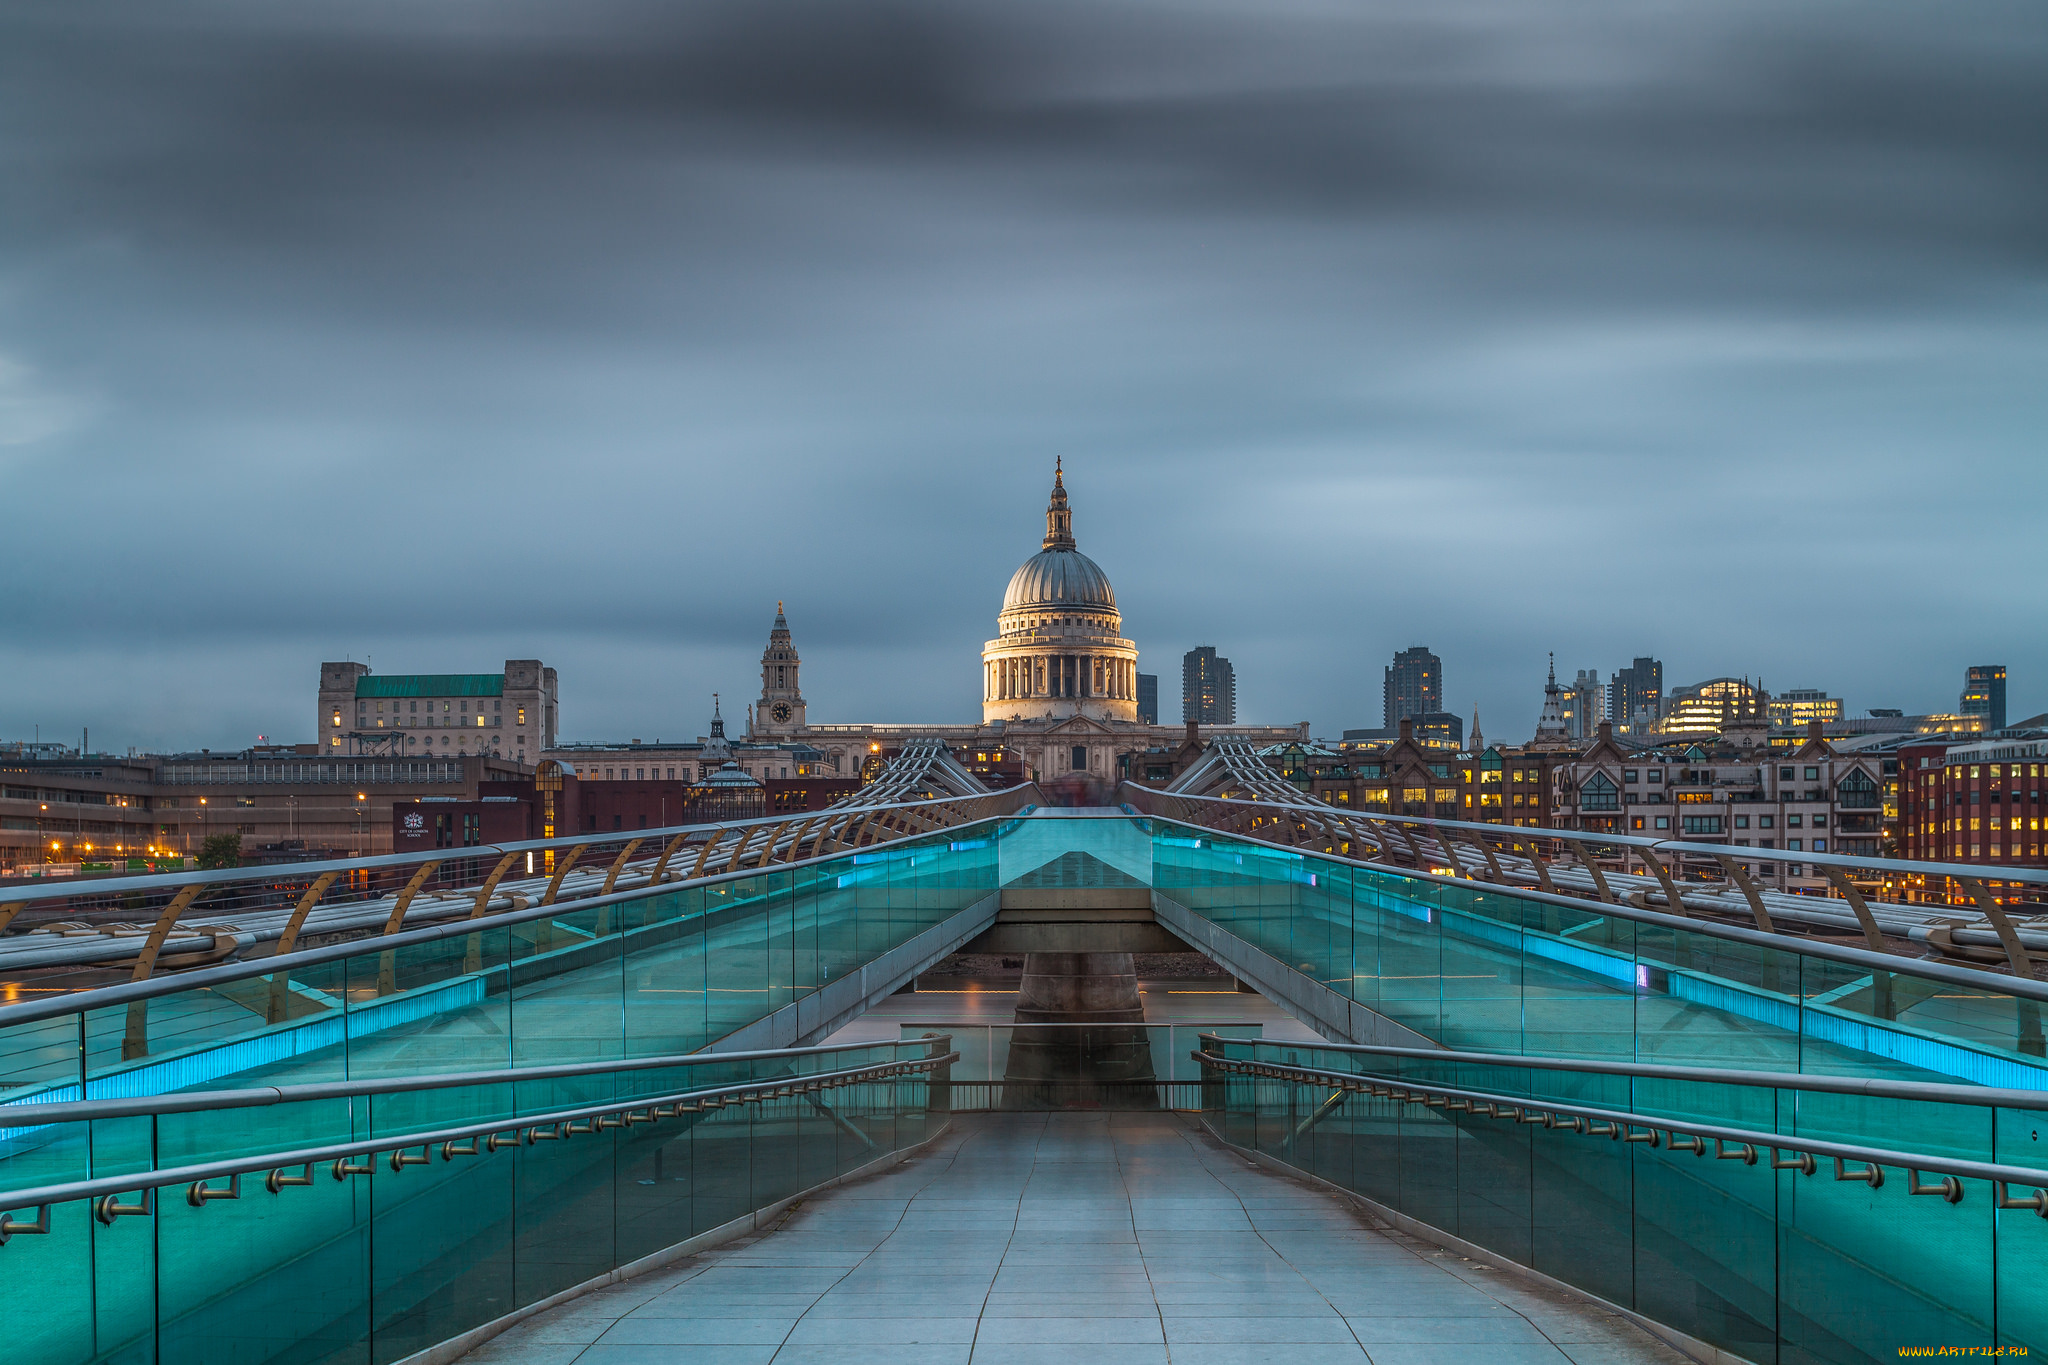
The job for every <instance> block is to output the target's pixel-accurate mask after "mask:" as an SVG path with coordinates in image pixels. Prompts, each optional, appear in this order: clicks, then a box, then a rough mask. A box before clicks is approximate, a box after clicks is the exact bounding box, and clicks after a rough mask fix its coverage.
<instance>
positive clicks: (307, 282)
mask: <svg viewBox="0 0 2048 1365" xmlns="http://www.w3.org/2000/svg"><path fill="white" fill-rule="evenodd" d="M2044 77H2048V33H2044V30H2043V28H2042V26H2041V25H2040V24H2039V22H2038V14H2037V13H2036V12H2035V11H2033V10H2030V9H2029V8H2028V7H2026V6H2024V5H2018V4H2002V5H2001V4H1992V5H1985V6H1979V7H1977V8H1975V9H1973V10H1972V11H1971V12H1970V14H1969V16H1968V19H1967V21H1963V20H1959V19H1958V18H1957V17H1956V16H1953V15H1943V14H1938V13H1935V12H1933V11H1930V10H1926V9H1924V8H1920V7H1913V6H1907V5H1876V6H1873V5H1855V6H1851V5H1847V4H1834V5H1815V6H1805V7H1798V8H1796V9H1788V8H1786V7H1781V6H1767V5H1763V4H1739V5H1730V6H1722V7H1716V8H1713V9H1711V10H1709V9H1706V8H1704V7H1688V8H1677V7H1672V8H1645V7H1642V6H1622V5H1596V4H1548V5H1542V6H1531V5H1506V4H1502V5H1485V4H1475V5H1438V4H1433V5H1422V4H1410V5H1379V6H1374V7H1371V8H1363V7H1336V6H1327V5H1318V4H1301V5H1295V6H1271V5H1249V4H1238V5H1230V4H1211V5H1207V6H1185V5H1172V6H1169V5H1164V4H1159V5H1150V4H1098V5H1085V6H1084V5H1041V6H1031V7H998V6H993V5H974V4H901V3H899V4H888V5H859V6H856V5H846V4H826V3H817V2H816V0H795V2H793V3H783V4H758V3H756V4H737V3H717V4H694V5H653V4H622V3H612V4H592V5H579V6H566V5H558V6H543V5H533V4H526V5H483V4H471V3H452V4H442V5H428V6H422V5H396V4H392V5H364V6H356V7H351V8H350V9H348V10H346V11H328V10H318V9H313V8H311V7H305V8H297V9H285V8H283V7H279V6H275V5H255V4H248V5H237V4H212V5H177V6H164V5H147V6H145V5H140V4H134V5H112V4H99V5H94V4H66V5H57V4H48V5H31V4H18V5H15V6H12V7H10V8H8V9H7V10H5V11H4V12H0V490H4V493H5V495H6V496H7V498H8V500H9V503H10V505H11V506H12V507H13V508H14V509H15V510H16V518H15V520H16V526H15V528H14V534H13V535H12V536H11V537H10V539H11V541H12V546H13V549H14V552H15V559H16V572H15V573H14V575H12V582H11V584H10V587H11V591H10V592H9V593H8V595H7V598H6V602H7V607H6V614H5V617H4V618H0V624H4V625H5V626H6V628H7V640H8V643H7V645H6V646H5V648H6V650H7V652H8V655H7V663H8V666H9V670H10V675H11V676H12V677H13V678H14V679H16V688H15V689H14V693H13V696H12V698H11V699H10V701H9V703H8V704H7V705H5V706H0V729H7V730H9V731H10V732H11V730H14V729H26V728H27V726H28V725H29V724H30V723H31V722H33V721H36V720H38V719H39V718H43V717H48V718H49V719H50V721H51V722H52V723H53V725H54V724H57V723H59V722H61V723H62V724H64V725H69V724H72V723H74V721H75V716H74V713H76V712H81V711H98V712H100V713H102V714H104V712H105V711H106V710H108V709H110V708H113V709H117V710H119V709H122V708H124V707H126V705H127V703H126V702H125V701H124V700H123V698H125V697H126V696H128V694H129V693H130V692H131V691H132V688H131V687H130V686H129V685H128V684H127V683H126V682H125V681H123V680H122V679H121V678H119V677H118V676H117V675H118V673H119V671H120V670H119V669H109V668H106V667H104V666H101V665H100V664H97V663H88V662H86V660H87V659H88V658H89V657H92V651H94V650H98V649H104V648H106V647H107V643H106V642H107V640H108V639H109V637H110V636H112V637H117V638H119V639H121V640H123V641H125V642H127V645H128V651H129V653H128V655H127V657H128V658H130V659H131V661H132V663H133V665H134V666H137V667H151V668H154V669H156V670H159V671H162V672H164V673H165V674H166V675H168V676H171V677H174V678H176V679H179V680H180V681H177V682H175V683H173V684H172V685H171V691H170V693H169V694H168V697H167V700H165V701H163V702H161V703H158V705H159V707H160V713H158V714H155V715H152V716H150V717H142V716H136V717H135V719H134V725H135V726H136V738H137V741H138V742H148V743H180V742H188V741H189V742H197V738H199V737H201V736H193V735H188V734H186V733H184V729H186V728H190V726H191V725H193V724H203V725H205V726H213V727H216V728H215V729H212V730H208V731H207V733H206V734H205V735H204V736H203V737H204V738H219V737H222V736H224V735H228V734H239V733H240V732H241V731H242V730H244V729H252V730H253V729H258V728H267V729H268V730H270V731H273V732H275V731H279V730H282V731H285V732H290V731H291V730H292V729H293V727H294V726H295V725H297V724H298V723H299V722H301V721H302V720H303V718H302V717H301V716H300V714H299V713H300V712H302V711H304V709H305V704H304V698H303V697H301V696H298V695H296V694H293V695H287V696H284V697H282V698H279V697H277V696H276V695H275V694H276V692H277V690H278V689H277V688H276V687H275V686H274V685H272V684H271V683H270V682H265V683H263V684H262V685H261V686H260V687H259V686H257V685H256V684H254V683H253V682H249V681H248V680H251V679H256V678H265V679H270V678H274V677H278V676H299V675H308V676H309V675H310V669H311V667H312V664H313V663H315V662H317V660H318V659H319V658H326V657H339V656H340V655H342V654H344V653H348V652H350V651H354V652H356V653H358V654H360V653H363V652H375V653H376V654H377V655H378V657H379V666H380V667H382V668H386V669H391V668H410V667H421V668H425V667H457V666H472V665H475V666H482V665H487V664H488V663H489V662H491V661H492V660H493V659H495V658H499V657H504V656H506V655H521V654H531V653H542V654H545V655H546V656H547V657H549V659H550V660H551V661H553V662H558V663H559V664H561V666H562V667H563V668H564V670H565V678H566V679H568V680H569V681H567V682H565V693H566V694H567V695H568V697H569V698H570V699H571V700H573V699H574V697H575V695H576V686H575V679H576V678H577V677H578V676H579V675H581V676H583V677H586V678H589V679H591V682H590V684H589V685H587V686H586V687H585V688H584V689H583V693H582V695H583V696H584V698H585V699H586V700H587V701H588V703H589V709H587V710H586V711H585V712H584V713H583V714H582V716H581V717H579V716H578V714H577V711H576V708H575V707H574V706H571V707H570V708H569V713H570V719H571V723H572V728H574V729H578V730H579V731H589V732H603V731H608V730H611V729H615V728H619V727H623V726H629V725H630V726H633V727H635V728H651V729H655V730H657V731H658V730H659V729H660V726H658V725H653V724H649V725H646V726H644V727H643V726H642V725H641V720H642V717H643V716H644V715H645V714H646V713H647V712H648V711H650V710H653V711H656V712H663V713H665V712H664V708H680V711H679V714H682V715H691V716H694V708H696V706H697V703H696V701H695V700H694V698H695V696H696V695H697V694H698V693H701V692H703V691H709V690H711V689H712V688H713V687H719V688H722V689H723V690H725V691H727V692H732V691H734V690H744V689H745V688H746V675H747V672H748V668H749V665H748V663H747V656H748V655H749V654H750V653H752V652H754V651H756V650H757V649H758V637H759V636H760V635H761V634H762V632H763V630H764V628H765V617H764V614H763V613H764V610H765V609H767V606H768V604H770V603H772V600H773V599H774V598H776V597H787V598H790V599H792V609H793V612H795V616H796V620H797V621H798V622H799V632H800V634H799V643H800V644H803V645H804V646H805V647H806V648H807V651H809V652H808V653H807V659H810V660H812V666H811V669H810V676H811V678H812V680H813V682H814V684H815V685H816V686H817V687H818V688H819V690H821V691H826V692H827V694H826V695H824V696H819V695H818V694H817V693H815V692H814V704H813V714H814V715H818V716H822V717H825V718H832V717H854V716H860V715H888V716H892V717H896V718H903V719H909V718H916V717H920V716H938V715H960V714H966V713H968V712H970V711H971V707H972V697H973V687H974V677H975V673H974V667H973V656H974V652H975V650H976V649H977V648H978V645H979V642H980V640H981V639H982V638H983V637H984V636H985V634H986V633H987V630H988V628H989V621H990V618H991V617H992V614H993V609H994V605H995V600H996V594H997V593H998V591H999V590H1000V586H1001V583H1002V582H1003V580H1004V579H1005V578H1006V577H1007V574H1008V572H1009V569H1010V568H1011V567H1012V566H1013V565H1014V564H1015V562H1016V561H1017V560H1018V559H1021V558H1022V557H1023V555H1024V554H1026V553H1028V552H1029V551H1030V550H1031V549H1032V548H1034V547H1035V538H1036V532H1035V530H1034V522H1035V519H1036V516H1037V510H1038V507H1039V506H1040V505H1041V499H1042V496H1043V486H1044V482H1045V468H1044V466H1046V465H1047V464H1049V462H1050V459H1051V456H1052V455H1053V454H1055V453H1063V454H1066V455H1068V456H1069V457H1070V458H1071V460H1072V465H1071V467H1072V468H1073V469H1074V470H1075V473H1076V477H1075V480H1074V483H1075V488H1076V497H1077V508H1078V512H1079V517H1080V523H1079V524H1080V529H1081V534H1082V536H1083V543H1084V548H1088V549H1090V550H1091V552H1094V553H1096V554H1097V557H1098V558H1099V559H1101V560H1102V562H1103V563H1104V565H1105V567H1106V568H1108V569H1109V571H1110V573H1111V575H1112V577H1113V578H1114V579H1115V581H1116V582H1117V584H1118V587H1119V590H1120V592H1121V594H1122V597H1123V605H1124V608H1125V612H1126V617H1127V626H1128V632H1127V633H1130V634H1132V635H1133V636H1134V637H1135V638H1137V639H1138V641H1139V644H1140V645H1141V647H1142V648H1144V649H1145V650H1146V661H1145V666H1146V667H1148V668H1157V669H1158V670H1159V671H1160V672H1161V673H1162V674H1165V675H1168V676H1169V677H1170V676H1171V674H1172V659H1173V658H1174V657H1176V656H1177V654H1178V652H1179V651H1180V650H1181V649H1183V648H1186V647H1187V646H1189V645H1192V644H1195V643H1198V642H1207V643H1219V644H1222V645H1223V646H1224V647H1225V652H1226V653H1231V654H1234V655H1235V656H1236V657H1237V658H1238V659H1239V661H1240V671H1241V675H1242V676H1243V677H1244V678H1245V683H1244V687H1243V691H1244V693H1245V698H1246V705H1247V710H1248V711H1251V712H1255V713H1257V714H1259V715H1261V716H1264V717H1268V718H1274V719H1282V718H1285V719H1292V718H1297V717H1300V716H1309V717H1313V718H1314V719H1315V720H1316V721H1317V723H1318V726H1319V728H1322V729H1327V730H1330V731H1334V730H1335V729H1337V728H1339V727H1341V726H1342V725H1344V724H1354V725H1356V724H1367V723H1376V722H1377V697H1376V686H1375V684H1376V680H1377V676H1378V674H1377V668H1378V666H1379V664H1380V663H1381V662H1382V661H1383V660H1384V658H1385V656H1386V655H1387V654H1388V653H1390V652H1391V651H1392V650H1393V649H1396V648H1399V647H1401V646H1403V645H1406V644H1409V643H1413V642H1414V641H1416V640H1427V641H1429V642H1430V643H1433V644H1435V645H1436V646H1437V647H1438V649H1439V652H1440V653H1443V654H1444V655H1445V656H1446V659H1447V671H1448V673H1449V676H1450V681H1451V688H1452V700H1453V702H1454V703H1455V704H1457V705H1458V706H1459V707H1460V709H1464V708H1465V707H1467V706H1469V705H1470V703H1471V701H1472V700H1474V699H1477V700H1479V701H1480V702H1481V703H1482V705H1483V707H1484V708H1485V710H1486V711H1487V712H1488V713H1489V714H1492V715H1496V716H1500V717H1501V719H1500V721H1499V729H1498V731H1497V733H1502V734H1505V735H1507V736H1509V737H1513V736H1514V735H1516V734H1518V733H1525V732H1526V730H1527V728H1528V726H1529V724H1530V723H1531V721H1532V720H1533V708H1534V700H1533V693H1534V688H1533V682H1532V679H1535V678H1537V677H1539V676H1540V659H1541V651H1542V650H1544V649H1546V648H1550V647H1553V646H1554V647H1557V648H1559V649H1560V650H1561V651H1564V657H1563V658H1562V659H1561V666H1567V667H1577V666H1585V665H1591V664H1595V663H1597V664H1599V665H1600V666H1601V667H1602V668H1612V667H1613V666H1615V665H1616V664H1618V663H1620V662H1625V660H1626V658H1627V657H1628V656H1629V655H1631V654H1634V653H1638V652H1659V653H1663V654H1665V655H1666V656H1667V659H1668V662H1669V664H1670V668H1671V671H1672V673H1673V676H1674V679H1675V680H1679V681H1683V680H1685V679H1687V678H1689V677H1691V676H1694V675H1698V676H1710V675H1712V674H1715V673H1720V672H1758V671H1762V672H1764V673H1765V675H1766V678H1767V680H1773V679H1772V675H1773V674H1778V675H1785V674H1792V675H1796V676H1780V677H1779V678H1778V679H1776V680H1777V681H1781V682H1783V683H1786V684H1796V683H1801V682H1805V683H1811V684H1814V685H1822V686H1829V687H1833V688H1835V689H1837V690H1846V691H1848V692H1849V694H1850V697H1851V701H1852V703H1853V704H1855V705H1859V706H1861V705H1871V704H1902V705H1907V706H1910V707H1937V706H1942V705H1946V704H1947V703H1948V701H1949V697H1948V695H1947V694H1948V693H1949V692H1950V691H1952V690H1953V686H1954V683H1955V681H1956V677H1955V675H1956V674H1957V673H1958V670H1959V669H1960V667H1961V665H1962V663H1964V662H1969V661H1975V656H1976V655H1979V654H1987V653H1988V655H1990V656H1996V657H1999V658H2004V659H2006V661H2007V662H2010V663H2012V664H2013V665H2014V668H2015V679H2016V683H2015V687H2016V692H2019V693H2021V694H2025V691H2026V688H2027V687H2028V686H2029V684H2026V683H2025V682H2024V672H2025V669H2026V667H2027V666H2028V665H2029V664H2031V665H2032V666H2033V670H2034V673H2035V674H2036V676H2038V674H2039V672H2040V669H2041V668H2042V667H2044V666H2048V651H2044V650H2043V649H2042V647H2041V646H2040V645H2039V644H2038V643H2037V641H2038V638H2039V631H2038V629H2037V628H2028V626H2027V624H2026V623H2028V622H2033V623H2036V625H2037V623H2038V621H2039V619H2040V615H2041V610H2042V608H2043V606H2044V605H2048V603H2044V601H2043V597H2044V595H2048V594H2044V590H2043V589H2042V588H2041V587H2040V586H2039V585H2038V583H2037V582H2036V581H2034V580H2033V579H2029V578H2025V577H2023V578H2022V579H2021V581H2018V582H2014V583H2011V584H2010V585H2008V586H2007V587H2006V589H2005V592H2004V594H2003V595H2001V596H1998V597H1996V598H1994V599H1979V600H1972V601H1970V602H1964V603H1958V602H1956V601H1954V600H1952V598H1951V596H1950V595H1949V594H1948V593H1947V592H1945V591H1944V590H1943V589H1942V588H1940V587H1938V586H1937V585H1936V584H1935V582H1934V581H1933V580H1932V579H1931V578H1930V576H1929V575H1928V574H1926V573H1925V572H1924V570H1923V571H1916V570H1915V569H1914V568H1913V566H1912V561H1910V560H1909V559H1906V558H1904V557H1903V552H1902V549H1901V547H1903V546H1907V545H1913V544H1924V545H1925V546H1926V553H1927V554H1928V556H1929V557H1930V559H1933V560H1938V559H1939V557H1940V556H1942V555H1944V554H1954V553H1962V552H1967V551H1968V550H1970V549H1971V548H1972V547H1975V546H1979V545H1983V544H1993V545H2003V544H2005V543H2007V542H2008V541H2011V540H2013V539H2015V538H2019V537H2023V536H2025V535H2026V534H2027V528H2028V527H2029V526H2031V525H2032V524H2034V522H2035V520H2036V519H2037V518H2038V515H2039V512H2040V511H2041V506H2042V494H2043V492H2044V488H2043V475H2042V461H2041V460H2040V458H2039V440H2040V432H2041V430H2042V419H2043V417H2044V415H2048V414H2044V403H2043V400H2042V398H2041V394H2042V393H2043V392H2044V390H2048V386H2044V385H2043V383H2042V380H2043V378H2044V377H2048V376H2044V370H2048V345H2044V340H2048V329H2044V325H2043V324H2044V307H2048V297H2044V295H2048V291H2044V289H2043V277H2044V264H2048V261H2044V250H2048V248H2044V234H2043V231H2042V229H2043V224H2044V221H2048V79H2044ZM799 604H800V605H799ZM1689 612H1690V613H1695V614H1696V615H1695V616H1693V617H1689V616H1688V613H1689ZM1902 640H1906V641H1913V642H1915V645H1916V647H1915V648H1911V649H1905V650H1902V649H1901V648H1900V647H1899V644H1900V642H1901V641H1902ZM458 654H459V655H460V656H461V657H459V658H458V657H456V656H457V655H458ZM1964 654H1969V655H1971V656H1972V658H1971V659H1968V660H1966V659H1964V658H1963V655H1964ZM2008 656H2009V657H2008ZM889 658H894V659H897V660H900V661H902V662H903V665H904V666H903V667H902V668H900V669H896V670H890V669H887V668H877V667H875V663H876V661H877V659H889ZM600 678H602V679H603V682H602V683H601V684H600V683H599V682H598V681H597V680H598V679H600ZM828 689H829V690H828ZM285 690H286V691H287V692H289V689H285ZM301 690H303V689H301ZM154 691H155V689H152V692H154ZM1171 691H1172V688H1171V684H1170V683H1169V686H1168V692H1169V696H1170V694H1171ZM181 697H183V698H187V699H190V700H191V701H192V702H194V704H195V705H198V706H200V707H202V708H211V709H202V710H195V709H194V708H193V706H188V705H183V704H182V703H181V702H180V700H179V699H180V698H181ZM636 698H637V699H638V700H636ZM679 698H688V700H679ZM2042 704H2044V705H2048V697H2044V698H2043V703H2042ZM2035 709H2038V708H2035ZM1524 713H1528V714H1524ZM200 716H203V721H199V720H194V719H193V718H194V717H200ZM110 723H111V722H109V721H100V722H95V724H96V725H97V726H105V725H107V724H110ZM690 723H693V724H694V723H695V722H694V720H693V721H691V722H690ZM670 728H671V729H676V730H678V732H680V729H681V723H680V722H678V723H677V724H675V725H671V726H670Z"/></svg>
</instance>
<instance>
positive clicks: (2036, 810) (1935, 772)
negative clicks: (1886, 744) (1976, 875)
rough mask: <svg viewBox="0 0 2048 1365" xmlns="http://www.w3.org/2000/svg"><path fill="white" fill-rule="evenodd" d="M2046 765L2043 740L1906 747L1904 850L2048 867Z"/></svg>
mask: <svg viewBox="0 0 2048 1365" xmlns="http://www.w3.org/2000/svg"><path fill="white" fill-rule="evenodd" d="M2037 733H2038V732H2037ZM2044 768H2048V739H2043V738H2032V739H2015V740H1980V741H1976V742H1972V743H1963V744H1950V743H1931V744H1907V745H1903V746H1901V748H1900V749H1899V856H1900V857H1902V858H1913V859H1924V860H1927V861H1932V862H1945V863H1980V864H1983V865H1984V866H1985V867H1987V868H1998V867H2048V854H2044V853H2043V846H2044V845H2043V840H2044V837H2048V836H2044V835H2043V833H2042V830H2041V821H2042V818H2043V815H2044V812H2043V810H2042V805H2041V792H2042V789H2043V787H2044V786H2048V778H2044V776H2043V770H2044Z"/></svg>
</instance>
